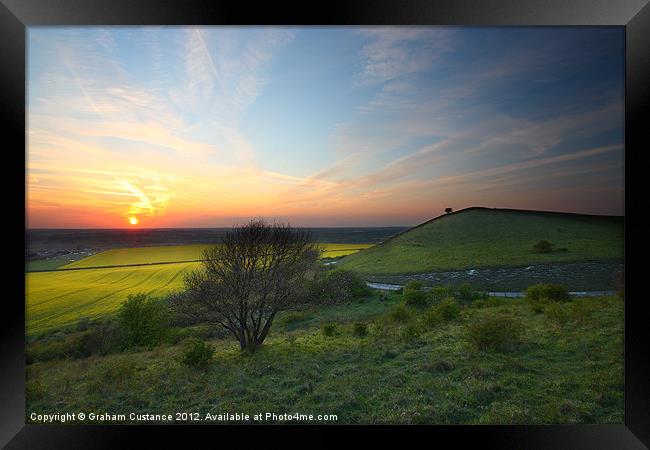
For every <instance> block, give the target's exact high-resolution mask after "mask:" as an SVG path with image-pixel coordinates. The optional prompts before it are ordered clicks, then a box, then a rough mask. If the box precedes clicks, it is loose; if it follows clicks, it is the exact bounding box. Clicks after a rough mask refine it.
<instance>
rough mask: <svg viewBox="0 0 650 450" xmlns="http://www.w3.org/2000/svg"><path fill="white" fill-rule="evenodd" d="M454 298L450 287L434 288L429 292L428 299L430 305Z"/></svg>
mask: <svg viewBox="0 0 650 450" xmlns="http://www.w3.org/2000/svg"><path fill="white" fill-rule="evenodd" d="M453 296H454V289H453V288H452V287H451V286H434V287H432V288H431V290H430V291H429V298H430V299H431V302H432V303H439V302H441V301H443V300H444V299H446V298H448V297H453Z"/></svg>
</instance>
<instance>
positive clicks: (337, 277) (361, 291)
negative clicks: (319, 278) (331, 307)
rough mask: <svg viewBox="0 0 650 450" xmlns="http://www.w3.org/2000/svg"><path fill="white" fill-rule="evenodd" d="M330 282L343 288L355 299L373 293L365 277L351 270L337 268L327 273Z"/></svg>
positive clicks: (326, 276)
mask: <svg viewBox="0 0 650 450" xmlns="http://www.w3.org/2000/svg"><path fill="white" fill-rule="evenodd" d="M325 278H326V279H327V281H328V283H329V284H335V285H337V286H339V287H341V288H342V289H343V291H344V292H345V293H346V294H348V295H349V296H350V297H351V298H353V299H358V298H362V297H367V296H368V295H370V294H371V293H372V291H371V289H370V288H369V287H368V285H367V284H366V282H365V281H364V279H363V278H361V277H360V276H359V275H358V274H356V273H355V272H352V271H351V270H344V269H335V270H332V271H330V272H327V275H325Z"/></svg>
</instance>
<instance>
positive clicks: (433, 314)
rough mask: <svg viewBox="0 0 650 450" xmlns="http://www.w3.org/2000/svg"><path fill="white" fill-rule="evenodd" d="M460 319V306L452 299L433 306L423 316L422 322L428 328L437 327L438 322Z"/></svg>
mask: <svg viewBox="0 0 650 450" xmlns="http://www.w3.org/2000/svg"><path fill="white" fill-rule="evenodd" d="M458 317H460V306H459V305H458V303H456V300H454V299H453V298H446V299H445V300H443V301H441V302H440V303H438V304H437V305H435V306H432V307H431V308H429V310H428V311H427V312H426V313H425V314H424V317H423V320H424V323H426V324H427V325H429V326H433V325H437V324H438V323H440V322H446V321H449V320H454V319H457V318H458Z"/></svg>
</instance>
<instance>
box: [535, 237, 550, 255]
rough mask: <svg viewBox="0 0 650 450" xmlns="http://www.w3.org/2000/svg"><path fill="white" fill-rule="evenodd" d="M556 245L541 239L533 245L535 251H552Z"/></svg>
mask: <svg viewBox="0 0 650 450" xmlns="http://www.w3.org/2000/svg"><path fill="white" fill-rule="evenodd" d="M553 247H554V245H553V244H551V243H550V242H549V241H546V240H541V241H539V242H537V243H536V244H535V245H533V252H535V253H552V252H553Z"/></svg>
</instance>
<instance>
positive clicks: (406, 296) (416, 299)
mask: <svg viewBox="0 0 650 450" xmlns="http://www.w3.org/2000/svg"><path fill="white" fill-rule="evenodd" d="M402 299H403V300H404V304H405V305H406V306H411V307H415V308H421V307H423V306H426V305H427V295H426V294H425V293H424V292H422V291H416V290H412V289H408V290H407V289H405V290H404V293H403V294H402Z"/></svg>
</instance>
